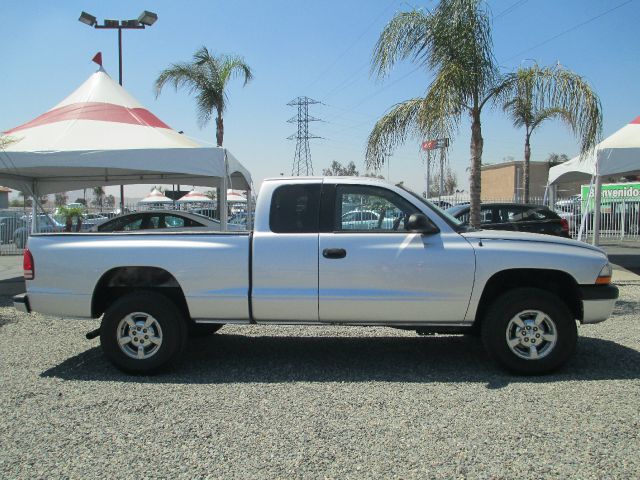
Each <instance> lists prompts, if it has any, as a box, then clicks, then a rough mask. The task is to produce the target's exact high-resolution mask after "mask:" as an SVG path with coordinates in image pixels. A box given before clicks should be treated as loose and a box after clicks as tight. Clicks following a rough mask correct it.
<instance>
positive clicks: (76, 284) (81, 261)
mask: <svg viewBox="0 0 640 480" xmlns="http://www.w3.org/2000/svg"><path fill="white" fill-rule="evenodd" d="M300 183H323V184H324V185H331V184H335V185H375V186H377V187H381V188H384V189H388V190H390V191H391V192H393V193H394V194H396V195H399V196H401V197H402V198H403V199H404V200H406V201H407V202H410V203H411V204H412V205H413V206H415V208H417V209H418V210H419V211H420V212H422V213H423V214H424V215H425V216H427V217H428V219H429V220H430V221H431V222H432V223H433V224H434V225H435V226H436V227H437V228H438V230H439V232H438V233H434V234H429V235H426V234H422V233H419V232H411V231H393V232H333V231H320V232H311V233H274V232H273V231H272V230H271V228H270V223H269V218H270V217H269V212H270V208H271V199H272V195H273V193H274V191H275V190H276V189H277V188H278V187H280V186H282V185H290V184H300ZM258 198H259V199H258V203H257V208H256V212H255V229H254V231H253V232H252V233H249V232H246V233H239V232H233V233H213V232H211V233H201V232H198V233H185V232H180V233H146V232H136V233H107V234H89V233H80V234H52V235H46V234H45V235H34V236H33V237H31V238H30V239H29V244H28V248H29V250H30V252H31V254H32V255H33V258H34V263H35V278H34V280H28V281H27V282H26V283H27V296H26V298H27V301H26V302H23V301H19V302H17V303H16V306H17V307H19V308H21V309H28V310H33V311H38V312H41V313H44V314H49V315H56V316H61V317H81V318H92V317H96V316H98V315H99V314H101V313H102V311H99V310H96V306H95V303H94V301H95V297H96V295H97V294H98V293H99V292H98V290H99V289H100V288H101V283H100V282H101V279H104V278H105V275H108V274H109V272H112V271H114V270H117V269H123V268H125V269H126V268H130V269H136V268H154V269H159V270H162V271H165V272H168V274H169V275H170V276H171V277H172V279H174V280H175V282H174V283H172V286H174V287H175V286H176V285H177V286H178V287H179V288H180V289H181V291H182V292H183V295H184V300H185V302H186V306H187V309H188V316H189V317H190V318H191V319H193V320H194V321H195V322H196V323H250V322H255V323H300V324H303V323H308V324H323V323H330V324H356V325H396V326H409V327H411V326H423V325H433V326H438V325H444V326H465V325H471V324H472V323H473V322H474V321H475V320H476V316H477V313H478V310H479V308H480V305H481V301H482V296H483V292H484V291H485V287H486V285H487V284H488V283H489V282H490V281H491V279H492V277H494V276H495V275H496V274H499V273H500V272H505V271H510V270H522V271H526V270H531V271H545V270H548V271H554V272H562V273H563V274H564V275H568V278H571V279H572V280H573V282H574V283H575V285H577V286H578V287H580V286H593V285H594V284H595V282H596V279H597V278H598V276H599V275H600V273H601V271H602V269H603V267H605V266H606V265H607V264H608V262H607V257H606V255H605V254H604V253H603V252H602V251H601V250H600V249H598V248H595V247H592V246H590V245H586V244H584V243H579V242H576V241H573V240H568V239H563V238H558V237H551V236H547V235H538V234H526V233H521V232H507V231H493V230H492V231H474V232H468V233H460V232H459V231H456V229H455V228H454V227H453V226H452V225H451V224H450V223H449V222H448V221H447V220H446V218H444V217H443V216H442V215H441V214H440V213H437V212H436V211H435V210H433V209H431V208H430V207H429V206H428V205H426V204H425V203H423V202H420V201H419V200H417V199H416V198H415V197H414V196H413V195H411V194H410V193H409V192H407V191H405V190H404V189H402V188H399V187H396V186H391V185H387V184H385V183H383V182H380V181H379V180H376V179H363V178H338V177H333V178H332V177H328V178H324V179H322V178H309V179H300V178H295V179H275V180H266V181H265V182H264V183H263V186H262V189H261V191H260V195H259V197H258ZM335 248H339V249H344V250H345V251H346V252H348V253H347V255H346V257H344V258H341V259H334V258H324V257H323V254H322V252H323V251H325V249H335ZM576 301H577V302H580V307H581V314H580V315H576V317H577V319H578V320H580V321H581V322H583V323H592V322H598V321H602V320H605V319H606V318H607V317H608V316H609V315H610V313H611V310H612V308H613V305H614V303H615V299H589V298H586V297H584V298H579V299H576ZM25 305H26V306H25Z"/></svg>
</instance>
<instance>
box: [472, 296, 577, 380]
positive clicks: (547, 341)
mask: <svg viewBox="0 0 640 480" xmlns="http://www.w3.org/2000/svg"><path fill="white" fill-rule="evenodd" d="M577 335H578V334H577V329H576V322H575V320H574V319H573V315H572V314H571V312H570V311H569V309H568V308H567V306H566V305H565V303H564V302H563V301H562V300H561V299H560V298H558V297H557V296H556V295H553V294H551V293H549V292H547V291H545V290H541V289H537V288H518V289H514V290H511V291H509V292H507V293H505V294H504V295H502V296H501V297H499V298H498V299H497V300H496V301H495V302H494V303H493V304H492V305H491V307H490V308H489V310H488V311H487V314H486V316H485V318H484V319H483V322H482V341H483V343H484V345H485V348H486V350H487V352H488V353H489V355H490V356H491V357H493V358H494V359H495V360H496V361H497V362H498V363H500V364H501V365H502V366H503V367H505V368H507V369H508V370H511V371H512V372H515V373H520V374H542V373H548V372H552V371H554V370H556V369H558V368H560V367H561V366H562V365H563V364H564V363H565V362H566V361H567V360H568V359H569V358H570V357H571V356H572V355H573V352H574V351H575V347H576V343H577Z"/></svg>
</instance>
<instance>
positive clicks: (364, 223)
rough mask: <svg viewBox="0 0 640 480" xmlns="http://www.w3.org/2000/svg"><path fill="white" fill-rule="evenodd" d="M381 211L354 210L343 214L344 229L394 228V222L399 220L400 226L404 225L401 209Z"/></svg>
mask: <svg viewBox="0 0 640 480" xmlns="http://www.w3.org/2000/svg"><path fill="white" fill-rule="evenodd" d="M384 214H385V215H384V217H383V218H382V219H381V218H380V215H381V213H379V212H375V211H373V210H352V211H350V212H347V213H345V214H344V215H342V222H341V223H342V229H344V230H375V229H378V228H388V229H393V224H394V223H395V222H398V228H400V227H401V226H402V225H400V224H401V223H402V220H403V219H402V212H401V211H400V210H394V209H390V210H386V209H385V210H384Z"/></svg>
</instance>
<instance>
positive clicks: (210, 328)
mask: <svg viewBox="0 0 640 480" xmlns="http://www.w3.org/2000/svg"><path fill="white" fill-rule="evenodd" d="M222 327H224V324H221V323H209V324H197V323H193V322H191V323H190V324H189V336H190V337H192V338H200V337H208V336H209V335H213V334H214V333H216V332H217V331H218V330H220V329H221V328H222Z"/></svg>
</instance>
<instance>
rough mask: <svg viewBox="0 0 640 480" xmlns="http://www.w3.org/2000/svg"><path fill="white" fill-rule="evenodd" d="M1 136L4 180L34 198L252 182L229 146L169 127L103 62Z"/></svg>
mask: <svg viewBox="0 0 640 480" xmlns="http://www.w3.org/2000/svg"><path fill="white" fill-rule="evenodd" d="M2 138H3V143H4V142H6V140H9V142H10V143H9V144H8V145H5V147H4V149H2V150H0V184H2V185H6V186H8V187H11V188H14V189H17V190H22V191H25V192H29V193H30V194H34V195H35V196H36V198H37V196H38V195H42V194H49V193H56V192H63V191H68V190H76V189H81V188H89V187H94V186H100V185H131V184H145V183H152V184H157V183H166V184H182V185H185V184H187V185H201V186H211V187H218V188H220V189H221V191H224V192H226V191H227V188H230V187H234V188H239V189H242V190H249V189H250V188H251V175H250V174H249V172H248V170H247V169H246V168H244V167H243V166H242V165H241V164H240V162H238V160H236V159H235V158H234V157H233V155H231V153H230V152H229V151H228V150H226V149H224V148H217V147H215V148H211V147H203V146H202V145H200V144H198V143H197V142H195V141H193V140H192V139H190V138H188V137H185V136H184V135H181V134H179V133H178V132H176V131H175V130H173V129H171V128H170V127H169V126H168V125H167V124H166V123H164V122H163V121H162V120H160V119H159V118H158V117H156V116H155V115H154V114H153V113H151V112H150V111H149V110H147V109H146V108H145V107H144V106H142V105H141V104H140V103H139V102H138V101H137V100H136V99H135V98H133V97H132V96H131V95H130V94H129V93H128V92H127V91H126V90H125V89H124V88H122V86H120V85H119V84H118V83H117V82H115V81H114V80H113V79H112V78H111V77H110V76H109V75H108V74H107V73H106V72H105V71H104V69H103V68H102V67H100V69H99V70H98V71H97V72H96V73H94V74H93V75H91V76H90V77H89V78H88V79H87V81H85V82H84V83H83V84H82V85H81V86H80V87H79V88H78V89H77V90H76V91H74V92H73V93H72V94H71V95H69V96H68V97H67V98H65V99H64V100H63V101H62V102H60V103H59V104H57V105H56V106H55V107H53V108H52V109H51V110H49V111H47V112H46V113H44V114H42V115H40V116H39V117H37V118H35V119H34V120H32V121H30V122H27V123H25V124H23V125H20V126H18V127H15V128H13V129H11V130H8V131H6V132H4V135H3V136H2ZM222 201H223V202H225V203H226V198H225V199H222ZM224 210H225V211H226V209H224Z"/></svg>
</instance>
